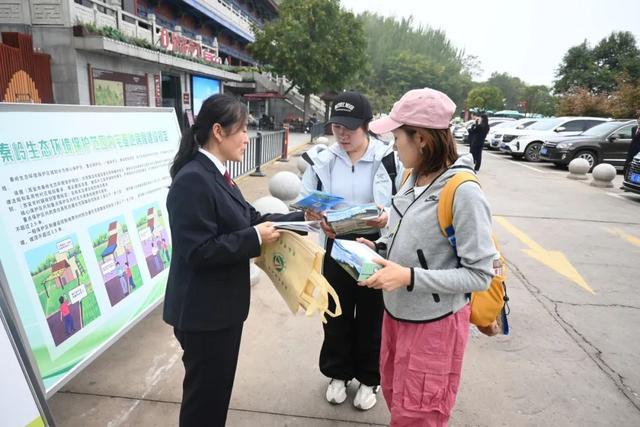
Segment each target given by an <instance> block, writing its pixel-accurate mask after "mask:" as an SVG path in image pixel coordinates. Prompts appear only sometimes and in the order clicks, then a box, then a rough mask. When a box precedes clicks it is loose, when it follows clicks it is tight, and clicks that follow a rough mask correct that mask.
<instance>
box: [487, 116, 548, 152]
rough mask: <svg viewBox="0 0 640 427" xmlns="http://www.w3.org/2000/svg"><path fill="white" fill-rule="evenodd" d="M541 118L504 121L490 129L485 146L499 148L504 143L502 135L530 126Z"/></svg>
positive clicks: (491, 148) (493, 148)
mask: <svg viewBox="0 0 640 427" xmlns="http://www.w3.org/2000/svg"><path fill="white" fill-rule="evenodd" d="M540 120H541V119H534V118H526V119H520V120H515V121H513V122H502V123H500V124H498V125H496V126H494V127H492V128H491V130H489V133H488V134H487V139H486V140H485V146H486V147H488V148H489V149H490V150H499V149H500V144H502V135H504V134H505V133H507V132H509V131H510V130H513V129H515V130H521V129H525V128H526V127H528V126H531V125H532V124H534V123H536V122H538V121H540Z"/></svg>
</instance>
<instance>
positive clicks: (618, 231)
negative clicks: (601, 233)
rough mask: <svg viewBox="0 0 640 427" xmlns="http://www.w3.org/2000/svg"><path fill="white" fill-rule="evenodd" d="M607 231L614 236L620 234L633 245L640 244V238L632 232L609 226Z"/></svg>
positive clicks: (619, 235)
mask: <svg viewBox="0 0 640 427" xmlns="http://www.w3.org/2000/svg"><path fill="white" fill-rule="evenodd" d="M607 231H608V232H609V233H611V234H613V235H614V236H618V237H620V238H622V239H624V240H626V241H627V242H629V243H631V244H632V245H636V246H640V239H638V238H637V237H635V236H632V235H631V234H627V233H625V232H624V231H622V230H621V229H619V228H607Z"/></svg>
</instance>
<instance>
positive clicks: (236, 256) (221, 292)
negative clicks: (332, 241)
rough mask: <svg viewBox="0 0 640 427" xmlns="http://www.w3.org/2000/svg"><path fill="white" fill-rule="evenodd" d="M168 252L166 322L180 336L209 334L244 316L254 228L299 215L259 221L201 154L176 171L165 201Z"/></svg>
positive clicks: (235, 189)
mask: <svg viewBox="0 0 640 427" xmlns="http://www.w3.org/2000/svg"><path fill="white" fill-rule="evenodd" d="M167 209H168V211H169V224H170V225H171V237H172V244H173V252H172V257H171V268H170V270H169V280H168V282H167V290H166V294H165V300H164V312H163V318H164V320H165V322H167V323H169V324H170V325H172V326H174V327H176V328H177V329H180V330H183V331H212V330H217V329H222V328H226V327H229V326H231V325H234V324H237V323H239V322H243V321H244V320H245V319H246V318H247V314H248V312H249V296H250V284H249V259H250V258H253V257H256V256H258V255H260V245H259V241H258V235H257V233H256V230H255V229H254V228H253V226H254V225H256V224H259V223H261V222H264V221H278V220H280V221H299V220H303V219H304V214H303V213H302V212H294V213H290V214H286V215H282V214H270V215H260V214H259V213H258V212H257V211H256V210H255V209H253V207H252V206H251V205H249V203H247V202H246V201H245V199H244V197H243V196H242V193H241V192H240V190H239V189H238V187H237V186H235V187H231V186H230V185H229V184H227V182H226V181H225V179H224V177H223V176H222V174H221V173H220V171H219V170H218V168H216V166H215V165H214V164H213V162H212V161H211V160H210V159H209V158H207V156H205V155H204V154H202V153H197V154H196V156H195V158H194V159H193V160H191V161H190V162H188V163H187V164H186V165H185V166H183V167H182V169H180V171H179V172H178V174H177V175H176V176H175V178H174V179H173V182H172V184H171V188H170V190H169V195H168V197H167Z"/></svg>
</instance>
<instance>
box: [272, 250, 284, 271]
mask: <svg viewBox="0 0 640 427" xmlns="http://www.w3.org/2000/svg"><path fill="white" fill-rule="evenodd" d="M273 266H274V267H275V269H276V271H277V272H278V273H282V272H283V271H284V270H285V269H286V268H287V262H286V261H285V259H284V255H282V254H279V253H275V254H274V255H273Z"/></svg>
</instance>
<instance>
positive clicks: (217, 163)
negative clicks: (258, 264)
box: [198, 147, 262, 246]
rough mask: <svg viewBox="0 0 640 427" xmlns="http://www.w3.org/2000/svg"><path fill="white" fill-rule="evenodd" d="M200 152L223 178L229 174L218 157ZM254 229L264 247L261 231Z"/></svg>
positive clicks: (202, 149) (202, 150) (201, 149)
mask: <svg viewBox="0 0 640 427" xmlns="http://www.w3.org/2000/svg"><path fill="white" fill-rule="evenodd" d="M198 151H199V152H201V153H202V154H204V155H205V156H207V158H208V159H209V160H211V161H212V162H213V164H214V165H215V166H216V168H218V170H219V171H220V174H221V175H222V176H224V174H225V173H227V167H226V166H225V165H224V163H222V162H221V161H220V159H218V158H217V157H216V156H214V155H213V154H211V153H210V152H208V151H207V150H205V149H204V148H202V147H200V148H198ZM253 228H254V229H255V230H256V233H257V234H258V243H259V244H260V246H262V238H261V237H260V231H258V227H257V226H255V225H254V226H253Z"/></svg>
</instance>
